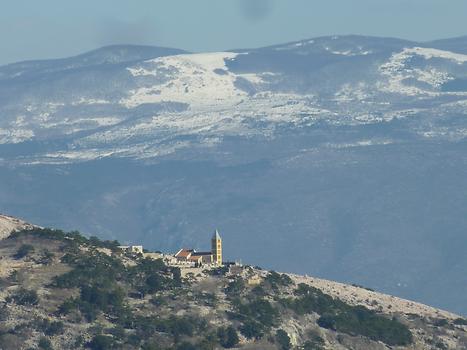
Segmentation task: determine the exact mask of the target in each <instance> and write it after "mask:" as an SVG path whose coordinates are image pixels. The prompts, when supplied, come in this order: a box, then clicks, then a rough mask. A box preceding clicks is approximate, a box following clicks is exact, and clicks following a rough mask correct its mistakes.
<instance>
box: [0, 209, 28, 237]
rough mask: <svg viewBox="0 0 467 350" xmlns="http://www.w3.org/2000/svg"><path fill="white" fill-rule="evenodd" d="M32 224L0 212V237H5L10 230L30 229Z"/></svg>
mask: <svg viewBox="0 0 467 350" xmlns="http://www.w3.org/2000/svg"><path fill="white" fill-rule="evenodd" d="M33 227H34V226H33V225H30V224H28V223H27V222H25V221H23V220H20V219H18V218H15V217H12V216H7V215H2V214H0V239H4V238H7V237H8V236H9V235H10V233H11V232H13V231H19V230H26V229H32V228H33Z"/></svg>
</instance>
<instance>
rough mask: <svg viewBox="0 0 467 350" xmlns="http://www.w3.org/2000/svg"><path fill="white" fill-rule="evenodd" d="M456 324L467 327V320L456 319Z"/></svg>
mask: <svg viewBox="0 0 467 350" xmlns="http://www.w3.org/2000/svg"><path fill="white" fill-rule="evenodd" d="M454 324H455V325H458V326H467V320H466V319H465V318H460V317H459V318H456V319H455V320H454Z"/></svg>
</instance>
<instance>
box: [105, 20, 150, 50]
mask: <svg viewBox="0 0 467 350" xmlns="http://www.w3.org/2000/svg"><path fill="white" fill-rule="evenodd" d="M157 32H158V30H157V26H156V23H154V21H152V20H150V19H141V20H139V21H135V22H125V21H120V20H115V19H107V20H104V21H102V22H101V23H100V24H99V25H98V26H97V28H96V44H97V45H112V44H150V43H154V42H155V41H156V40H157Z"/></svg>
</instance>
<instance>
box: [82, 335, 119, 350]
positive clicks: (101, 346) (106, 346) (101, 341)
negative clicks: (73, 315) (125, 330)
mask: <svg viewBox="0 0 467 350" xmlns="http://www.w3.org/2000/svg"><path fill="white" fill-rule="evenodd" d="M88 346H89V348H90V349H91V350H112V349H114V346H115V342H114V340H113V338H112V337H109V336H107V335H101V334H99V335H96V336H95V337H94V338H92V340H91V341H90V342H89V344H88Z"/></svg>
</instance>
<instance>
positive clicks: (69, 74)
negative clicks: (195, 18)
mask: <svg viewBox="0 0 467 350" xmlns="http://www.w3.org/2000/svg"><path fill="white" fill-rule="evenodd" d="M463 41H464V39H463V38H459V39H451V40H448V41H446V42H442V43H440V42H437V43H417V42H410V41H404V40H398V39H391V38H372V37H360V36H338V37H337V36H336V37H322V38H315V39H309V40H302V41H298V42H294V43H288V44H283V45H276V46H273V47H266V48H258V49H248V50H233V51H229V52H215V53H197V54H189V53H186V52H182V51H170V50H169V51H164V50H162V51H159V49H157V48H155V49H152V48H138V47H132V46H128V47H119V48H107V49H103V50H98V51H96V52H94V53H91V54H88V55H84V56H79V57H75V58H70V59H65V60H64V61H59V62H57V61H52V62H48V63H47V62H42V63H40V64H39V63H38V64H37V65H36V63H34V64H29V63H26V64H25V69H26V70H27V73H24V74H25V75H24V76H23V77H24V79H23V78H21V76H17V77H13V76H12V75H14V74H18V73H20V72H21V67H22V66H21V65H16V66H15V65H13V66H12V67H13V68H14V69H12V70H9V69H10V68H8V66H7V67H3V68H0V71H1V72H10V73H8V74H6V73H4V78H2V79H1V80H0V208H2V211H5V212H15V213H18V214H19V215H21V216H23V217H30V218H32V219H34V221H36V222H38V223H39V224H41V225H43V226H61V227H65V228H67V229H74V228H76V227H77V228H79V229H80V230H82V231H83V232H87V233H90V234H93V233H97V232H99V233H100V234H102V235H104V236H105V237H107V238H109V239H119V240H121V241H127V240H129V239H133V238H137V239H138V241H140V242H142V243H143V244H144V245H145V246H148V247H151V248H154V249H155V248H157V249H163V250H168V251H170V250H174V249H176V248H177V247H180V246H184V245H187V246H189V245H194V244H196V242H198V241H199V237H200V236H202V235H203V232H206V231H208V230H211V229H212V228H213V227H219V228H221V229H222V230H223V231H224V232H225V233H226V235H227V238H226V239H227V240H228V245H227V247H228V248H227V251H226V253H227V255H230V256H233V257H239V258H242V259H245V260H248V261H250V262H252V263H254V264H256V265H260V266H265V267H268V268H275V269H282V268H284V269H286V270H288V271H293V272H297V273H302V274H305V273H310V274H313V275H316V276H320V277H323V278H328V279H334V280H339V281H343V282H346V281H352V282H356V283H360V284H363V285H367V286H370V287H373V288H375V289H378V290H381V291H384V292H387V293H389V294H394V295H398V296H401V297H405V298H409V299H413V300H417V301H421V302H424V303H428V304H431V305H435V306H437V307H440V308H444V309H448V310H451V311H453V312H456V313H461V314H464V315H465V314H467V309H466V307H467V303H466V300H465V293H463V291H464V290H465V289H467V281H466V280H465V278H464V276H465V271H466V269H467V256H466V255H465V252H464V250H463V247H465V245H466V244H467V241H466V237H465V231H466V230H467V215H465V213H466V208H467V204H466V198H467V176H465V175H466V174H467V170H466V169H467V158H466V152H465V149H466V146H467V144H466V135H467V118H466V106H467V97H466V96H467V84H465V79H466V78H467V64H466V57H467V56H466V55H465V53H463V52H462V49H461V48H462V47H463V46H462V45H463ZM447 42H449V46H443V45H445V44H446V43H447ZM446 45H447V44H446ZM121 51H123V52H124V53H123V54H122V53H120V52H121ZM87 57H88V58H87ZM115 57H116V58H115ZM15 67H16V68H15ZM5 74H6V75H5ZM199 248H201V247H199ZM290 257H293V258H290ZM433 275H435V276H437V277H436V278H433ZM446 286H449V288H446Z"/></svg>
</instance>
